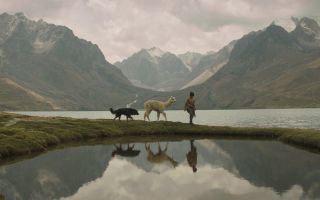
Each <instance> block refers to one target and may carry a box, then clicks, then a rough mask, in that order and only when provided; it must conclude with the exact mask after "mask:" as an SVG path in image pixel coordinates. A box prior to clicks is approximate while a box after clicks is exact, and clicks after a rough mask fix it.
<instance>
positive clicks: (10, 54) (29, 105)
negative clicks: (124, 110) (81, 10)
mask: <svg viewBox="0 0 320 200" xmlns="http://www.w3.org/2000/svg"><path fill="white" fill-rule="evenodd" d="M0 78H1V79H0V84H1V86H2V87H1V88H2V90H1V93H0V109H2V110H8V109H9V110H52V109H63V110H102V109H107V108H108V107H111V106H125V105H126V104H127V103H128V102H131V101H132V100H133V99H135V97H136V94H137V93H144V90H141V89H139V88H136V87H133V86H132V85H131V83H130V82H129V80H128V79H127V78H126V77H125V76H124V75H123V74H122V72H121V71H120V70H119V69H118V68H117V67H115V66H113V65H111V64H110V63H108V62H107V61H106V60H105V58H104V55H103V54H102V52H101V51H100V49H99V48H98V46H97V45H95V44H92V43H91V42H88V41H86V40H83V39H80V38H78V37H77V36H75V35H74V34H73V32H72V31H71V30H70V29H68V28H67V27H64V26H56V25H53V24H48V23H46V22H44V21H42V20H39V21H32V20H29V19H27V18H26V17H25V16H24V15H23V14H22V13H18V14H15V15H9V14H6V13H4V14H1V15H0Z"/></svg>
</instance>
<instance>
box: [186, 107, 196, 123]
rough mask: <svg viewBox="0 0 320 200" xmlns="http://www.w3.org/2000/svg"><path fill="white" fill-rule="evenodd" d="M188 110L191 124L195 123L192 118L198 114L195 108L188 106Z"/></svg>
mask: <svg viewBox="0 0 320 200" xmlns="http://www.w3.org/2000/svg"><path fill="white" fill-rule="evenodd" d="M187 112H188V113H189V119H190V122H189V123H190V124H193V122H192V120H193V118H194V117H195V116H196V113H195V110H194V109H192V108H188V109H187Z"/></svg>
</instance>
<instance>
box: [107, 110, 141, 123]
mask: <svg viewBox="0 0 320 200" xmlns="http://www.w3.org/2000/svg"><path fill="white" fill-rule="evenodd" d="M110 112H111V113H112V114H114V115H115V117H114V120H115V119H116V118H119V120H120V118H121V115H125V116H126V117H127V121H128V118H130V119H131V120H133V118H132V117H131V115H139V113H138V111H137V110H136V109H133V108H119V109H118V110H113V109H112V108H110Z"/></svg>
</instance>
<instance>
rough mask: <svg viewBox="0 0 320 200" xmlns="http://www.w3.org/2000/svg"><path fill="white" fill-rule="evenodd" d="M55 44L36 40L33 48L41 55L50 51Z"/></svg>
mask: <svg viewBox="0 0 320 200" xmlns="http://www.w3.org/2000/svg"><path fill="white" fill-rule="evenodd" d="M54 43H55V42H53V41H50V40H49V41H41V40H39V39H38V38H37V39H36V40H35V41H34V42H33V48H34V50H35V52H36V53H43V52H46V51H48V50H50V49H51V48H52V47H53V45H54Z"/></svg>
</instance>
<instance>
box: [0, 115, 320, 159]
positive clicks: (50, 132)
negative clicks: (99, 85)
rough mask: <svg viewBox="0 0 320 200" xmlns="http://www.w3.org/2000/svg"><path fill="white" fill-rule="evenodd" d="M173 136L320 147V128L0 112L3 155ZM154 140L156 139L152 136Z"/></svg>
mask: <svg viewBox="0 0 320 200" xmlns="http://www.w3.org/2000/svg"><path fill="white" fill-rule="evenodd" d="M160 136H161V138H163V137H167V138H168V139H169V138H173V137H174V138H190V137H196V138H205V137H223V138H234V137H236V138H253V139H274V140H280V141H283V142H286V143H291V144H295V145H299V146H303V147H307V148H312V149H317V150H320V131H316V130H302V129H282V128H232V127H214V126H201V125H196V126H190V125H188V124H184V123H180V122H144V121H129V122H126V121H121V122H119V121H113V120H102V119H99V120H88V119H73V118H62V117H46V118H45V117H30V116H24V115H17V114H9V113H0V159H4V158H7V157H12V156H17V155H26V154H30V153H33V152H43V151H46V150H47V149H48V148H52V147H55V146H58V145H60V144H65V143H72V142H77V141H88V140H90V139H96V138H104V139H106V140H110V141H117V140H119V138H128V141H129V140H130V141H134V138H140V139H138V140H143V139H141V138H145V139H146V140H148V138H149V140H150V138H153V139H155V138H157V137H160ZM151 140H152V139H151Z"/></svg>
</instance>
